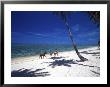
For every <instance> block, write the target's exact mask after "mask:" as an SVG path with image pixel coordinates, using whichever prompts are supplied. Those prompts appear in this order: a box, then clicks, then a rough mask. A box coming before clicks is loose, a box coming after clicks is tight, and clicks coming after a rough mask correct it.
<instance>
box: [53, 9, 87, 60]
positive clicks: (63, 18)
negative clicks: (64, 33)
mask: <svg viewBox="0 0 110 87" xmlns="http://www.w3.org/2000/svg"><path fill="white" fill-rule="evenodd" d="M69 13H70V12H65V11H57V12H54V14H57V15H59V16H60V17H61V18H62V20H63V21H64V24H65V26H66V27H67V30H68V35H69V37H70V40H71V41H72V46H73V47H74V49H75V52H76V54H77V55H78V57H79V58H80V60H81V61H85V60H87V59H86V58H84V57H83V56H82V55H81V54H80V53H79V51H78V49H77V46H76V44H75V42H74V40H73V35H72V32H71V27H70V26H69V24H68V21H67V15H68V14H69Z"/></svg>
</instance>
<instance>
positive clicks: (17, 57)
mask: <svg viewBox="0 0 110 87" xmlns="http://www.w3.org/2000/svg"><path fill="white" fill-rule="evenodd" d="M93 47H98V46H91V47H86V48H79V49H78V50H85V49H88V48H93ZM71 51H72V52H74V51H75V50H74V49H73V50H69V51H66V50H64V51H59V53H62V52H71ZM48 55H49V53H48ZM34 56H39V54H36V55H30V56H21V57H14V58H11V60H14V59H18V58H27V57H34Z"/></svg>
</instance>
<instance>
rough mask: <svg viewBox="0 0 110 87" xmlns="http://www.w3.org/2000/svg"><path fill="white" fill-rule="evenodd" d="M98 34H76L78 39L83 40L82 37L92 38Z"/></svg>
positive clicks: (95, 32)
mask: <svg viewBox="0 0 110 87" xmlns="http://www.w3.org/2000/svg"><path fill="white" fill-rule="evenodd" d="M98 34H99V32H98V31H92V32H88V33H87V32H85V33H82V34H78V35H77V37H79V38H84V37H94V36H96V35H98Z"/></svg>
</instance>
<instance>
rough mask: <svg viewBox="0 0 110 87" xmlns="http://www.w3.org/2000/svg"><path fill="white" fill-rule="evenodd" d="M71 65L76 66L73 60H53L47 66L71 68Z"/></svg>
mask: <svg viewBox="0 0 110 87" xmlns="http://www.w3.org/2000/svg"><path fill="white" fill-rule="evenodd" d="M71 64H76V62H75V61H73V60H65V59H62V60H54V61H53V62H50V64H49V66H52V68H54V67H56V66H67V67H71Z"/></svg>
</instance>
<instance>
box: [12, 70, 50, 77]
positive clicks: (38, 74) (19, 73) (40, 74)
mask: <svg viewBox="0 0 110 87" xmlns="http://www.w3.org/2000/svg"><path fill="white" fill-rule="evenodd" d="M44 69H45V68H43V69H36V70H35V71H30V70H31V69H24V68H22V69H19V70H14V71H12V72H11V77H45V76H49V75H50V74H49V72H39V71H42V70H44Z"/></svg>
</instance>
